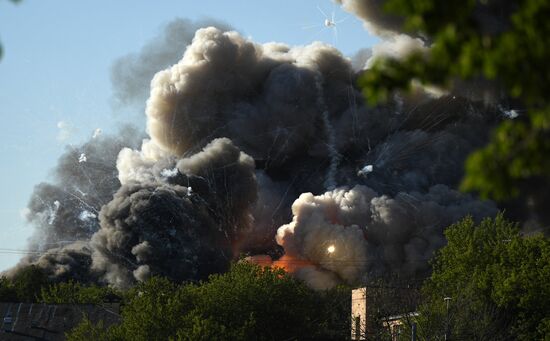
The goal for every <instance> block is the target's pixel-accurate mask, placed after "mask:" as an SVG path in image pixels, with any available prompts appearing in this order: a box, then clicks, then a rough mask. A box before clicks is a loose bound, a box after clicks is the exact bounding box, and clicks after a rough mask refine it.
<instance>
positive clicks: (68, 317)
mask: <svg viewBox="0 0 550 341" xmlns="http://www.w3.org/2000/svg"><path fill="white" fill-rule="evenodd" d="M119 311H120V305H119V304H118V303H106V304H102V305H93V304H41V303H0V326H1V328H0V340H6V341H12V340H14V341H20V340H21V341H23V340H65V333H66V332H68V331H69V330H71V329H72V328H74V327H75V326H76V325H77V324H78V323H79V322H80V321H81V320H82V318H83V316H87V317H88V319H90V321H92V322H93V323H98V322H99V321H103V324H104V326H106V327H107V326H110V325H113V324H115V323H118V322H119V321H120V315H119Z"/></svg>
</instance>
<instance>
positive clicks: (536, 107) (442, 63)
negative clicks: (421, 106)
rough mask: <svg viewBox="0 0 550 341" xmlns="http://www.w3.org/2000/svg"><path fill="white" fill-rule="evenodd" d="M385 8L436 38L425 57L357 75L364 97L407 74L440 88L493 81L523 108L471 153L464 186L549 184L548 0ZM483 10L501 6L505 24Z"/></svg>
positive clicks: (383, 92) (427, 0)
mask: <svg viewBox="0 0 550 341" xmlns="http://www.w3.org/2000/svg"><path fill="white" fill-rule="evenodd" d="M510 4H512V6H511V5H510ZM514 6H515V7H514ZM514 8H515V9H514ZM386 9H387V10H388V11H390V12H393V13H396V14H399V15H402V16H403V17H405V18H406V27H407V28H408V29H410V30H411V32H416V33H420V34H421V35H424V36H427V37H430V38H429V39H430V40H431V41H432V42H433V45H432V47H431V49H430V51H429V53H428V55H427V56H426V55H425V54H422V53H413V54H412V55H410V56H409V57H407V58H405V59H404V60H396V59H385V60H379V61H378V62H377V63H375V65H374V66H373V68H372V69H371V70H369V71H367V72H365V74H364V75H363V76H362V77H361V79H360V82H359V83H360V85H361V86H362V88H363V92H364V94H365V96H366V97H367V99H368V100H369V101H370V102H376V101H379V100H384V99H386V98H387V97H388V94H389V93H390V92H391V90H392V89H395V88H408V87H409V86H410V84H411V83H410V81H411V80H412V79H415V80H418V81H420V82H421V83H423V84H435V85H440V86H444V87H450V86H451V83H452V82H453V81H455V80H457V79H464V80H475V79H487V80H491V81H495V82H497V83H498V84H500V85H501V86H502V87H503V89H504V91H505V92H506V93H507V94H508V95H509V96H511V97H513V98H515V99H516V100H517V101H519V102H521V103H522V105H523V106H524V107H525V108H527V112H526V113H525V114H522V115H521V116H520V117H519V118H518V119H516V120H514V121H513V122H511V121H506V122H503V123H502V124H500V125H499V126H498V128H497V129H496V130H495V131H494V133H493V136H492V139H491V141H490V143H489V144H488V145H487V146H486V147H485V148H482V149H480V150H478V151H476V152H474V153H473V154H472V155H471V156H470V157H469V159H468V160H467V163H466V176H465V178H464V180H463V183H462V188H463V189H464V190H468V191H477V192H479V193H480V194H481V195H482V196H484V197H490V198H492V199H495V200H504V199H509V198H512V197H514V196H518V195H530V194H531V193H530V192H531V191H534V190H537V188H535V187H538V188H539V189H540V186H541V185H542V186H544V185H548V184H550V158H548V157H547V156H548V155H550V100H549V97H548V91H549V90H550V64H549V63H548V61H549V60H550V52H549V51H550V49H549V47H548V43H547V40H548V39H547V37H548V36H550V22H549V21H548V17H549V15H550V2H549V1H547V0H517V1H508V2H505V1H502V0H447V1H437V0H422V1H416V0H388V1H387V6H386ZM512 9H514V10H512ZM483 11H485V12H489V13H493V14H497V15H498V14H499V13H504V14H503V15H504V16H505V17H504V18H502V17H500V18H499V20H501V21H503V22H504V26H503V27H502V29H497V30H493V31H491V30H489V29H487V27H484V22H483V20H482V19H481V20H480V19H479V15H477V16H476V13H477V14H479V13H481V12H483ZM509 14H511V15H509ZM533 183H537V184H538V186H532V184H533Z"/></svg>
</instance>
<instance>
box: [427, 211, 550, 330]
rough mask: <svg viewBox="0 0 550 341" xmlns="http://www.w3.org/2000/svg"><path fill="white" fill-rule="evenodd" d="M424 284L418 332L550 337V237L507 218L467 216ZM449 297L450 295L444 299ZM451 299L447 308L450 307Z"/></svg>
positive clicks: (456, 226) (451, 230) (455, 227)
mask: <svg viewBox="0 0 550 341" xmlns="http://www.w3.org/2000/svg"><path fill="white" fill-rule="evenodd" d="M445 234H446V237H447V240H448V245H447V246H445V247H443V248H442V249H441V250H440V251H439V253H438V255H437V256H436V258H435V261H434V263H433V274H432V276H431V277H430V278H429V280H428V281H427V282H426V283H425V285H424V287H423V295H424V298H423V299H424V303H423V305H422V307H421V309H420V317H419V332H420V333H421V334H422V335H423V336H424V337H429V338H430V339H434V338H435V339H438V338H439V339H443V335H444V334H445V332H446V331H447V332H448V333H449V334H450V335H451V336H452V338H451V339H460V340H462V339H471V340H509V339H514V340H541V339H544V338H545V337H546V338H549V337H550V328H549V327H550V315H549V314H548V312H549V311H550V286H549V285H548V283H550V241H549V240H548V239H546V238H544V237H543V236H542V235H533V236H527V237H525V236H522V235H521V234H520V230H519V228H518V226H517V225H516V224H514V223H511V222H509V221H507V220H505V219H504V218H503V216H502V215H499V216H497V217H496V218H495V219H486V220H484V221H482V222H481V223H480V224H479V225H476V224H475V223H474V221H473V220H472V219H471V218H466V219H464V220H462V221H460V222H458V223H456V224H454V225H452V226H451V227H449V228H448V229H447V230H446V233H445ZM445 298H447V300H445ZM447 304H448V308H447Z"/></svg>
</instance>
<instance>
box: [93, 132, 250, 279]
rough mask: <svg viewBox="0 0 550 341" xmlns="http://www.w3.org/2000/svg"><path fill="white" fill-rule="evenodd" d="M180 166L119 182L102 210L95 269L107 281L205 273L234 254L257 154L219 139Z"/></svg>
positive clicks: (246, 223)
mask: <svg viewBox="0 0 550 341" xmlns="http://www.w3.org/2000/svg"><path fill="white" fill-rule="evenodd" d="M177 169H178V174H175V175H174V176H173V177H171V179H169V180H168V181H167V182H166V183H158V182H152V183H138V182H131V183H130V184H126V185H123V186H122V187H121V188H120V189H119V191H118V192H117V193H116V194H115V196H114V199H113V200H112V201H111V202H110V203H108V204H107V205H105V206H104V207H103V209H102V210H101V213H100V217H99V219H100V223H101V229H100V230H99V231H98V232H97V233H96V234H94V236H93V237H92V242H91V244H92V246H93V249H94V253H93V269H94V270H95V271H97V272H100V273H103V274H104V275H103V278H104V279H105V281H106V282H108V283H109V284H112V285H115V286H118V287H127V286H129V285H130V284H132V283H134V282H135V281H136V280H139V281H142V280H144V279H146V278H147V277H149V276H151V275H153V274H157V275H158V274H160V275H165V276H169V277H170V278H173V279H175V280H180V281H182V280H200V279H205V278H206V277H207V276H208V275H209V274H211V273H216V272H221V271H223V270H225V269H226V268H227V267H228V265H229V262H230V261H231V260H232V259H233V248H232V246H233V244H234V242H235V238H236V237H237V236H238V235H239V233H241V232H242V231H246V230H248V229H249V228H250V223H251V216H250V214H249V213H248V212H249V207H250V206H251V205H252V204H254V202H255V200H256V193H257V189H256V179H255V175H254V160H252V158H250V157H249V156H248V155H246V154H244V153H242V152H240V151H239V149H238V148H236V147H235V146H234V145H233V143H232V142H231V141H230V140H229V139H217V140H214V141H212V142H211V143H210V144H208V145H207V146H206V147H205V148H204V150H202V151H201V152H199V153H197V154H195V155H192V156H190V157H189V158H183V159H181V160H179V161H178V162H177ZM181 184H186V185H185V186H182V185H181Z"/></svg>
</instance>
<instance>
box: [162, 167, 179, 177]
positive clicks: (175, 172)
mask: <svg viewBox="0 0 550 341" xmlns="http://www.w3.org/2000/svg"><path fill="white" fill-rule="evenodd" d="M160 175H161V176H163V177H165V178H173V177H174V176H176V175H178V169H177V168H172V169H166V168H165V169H163V170H162V171H161V172H160Z"/></svg>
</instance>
